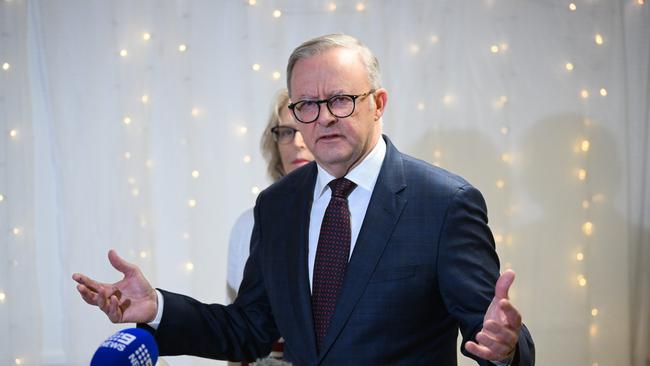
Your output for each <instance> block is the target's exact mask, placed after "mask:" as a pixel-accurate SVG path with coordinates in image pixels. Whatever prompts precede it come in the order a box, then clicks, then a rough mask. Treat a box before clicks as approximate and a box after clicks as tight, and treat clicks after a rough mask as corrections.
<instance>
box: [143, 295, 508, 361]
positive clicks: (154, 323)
mask: <svg viewBox="0 0 650 366" xmlns="http://www.w3.org/2000/svg"><path fill="white" fill-rule="evenodd" d="M156 296H158V312H156V317H155V318H154V319H153V320H152V321H151V322H149V323H147V325H148V326H150V327H152V328H153V329H155V330H158V326H159V325H160V320H161V319H162V314H163V307H164V305H165V298H164V297H163V295H162V293H161V292H160V291H158V290H157V289H156ZM499 366H501V365H499Z"/></svg>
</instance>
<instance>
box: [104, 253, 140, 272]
mask: <svg viewBox="0 0 650 366" xmlns="http://www.w3.org/2000/svg"><path fill="white" fill-rule="evenodd" d="M108 260H109V261H110V262H111V265H112V266H113V268H115V269H117V270H118V271H120V272H122V273H123V274H124V275H125V276H128V275H130V274H132V273H133V272H134V271H136V270H137V268H138V267H136V266H135V265H134V264H131V263H129V262H127V261H125V260H124V259H122V257H120V256H119V255H117V252H116V251H115V250H113V249H111V250H109V251H108Z"/></svg>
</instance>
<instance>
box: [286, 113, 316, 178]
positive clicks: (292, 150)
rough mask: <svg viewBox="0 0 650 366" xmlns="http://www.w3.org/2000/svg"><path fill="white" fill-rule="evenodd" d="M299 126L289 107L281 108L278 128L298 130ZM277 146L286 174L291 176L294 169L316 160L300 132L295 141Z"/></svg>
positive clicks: (296, 134)
mask: <svg viewBox="0 0 650 366" xmlns="http://www.w3.org/2000/svg"><path fill="white" fill-rule="evenodd" d="M297 124H298V122H296V121H295V120H294V119H293V114H292V113H291V110H289V108H287V106H283V107H282V108H280V120H279V121H278V126H286V127H292V128H297V127H298V126H297ZM277 144H278V150H279V151H280V160H281V161H282V169H283V170H284V173H285V174H289V173H291V172H292V171H293V170H294V169H296V168H299V167H301V166H303V165H305V164H307V163H309V162H310V161H312V160H314V156H313V155H312V154H311V152H310V151H309V150H308V149H307V146H306V145H305V142H304V141H303V140H302V135H301V134H300V132H298V131H296V132H295V135H294V138H293V141H291V142H289V143H287V144H281V143H277Z"/></svg>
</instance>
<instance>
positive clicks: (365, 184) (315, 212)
mask: <svg viewBox="0 0 650 366" xmlns="http://www.w3.org/2000/svg"><path fill="white" fill-rule="evenodd" d="M385 156H386V142H385V141H384V139H383V138H381V136H380V137H379V141H377V144H376V145H375V147H374V148H373V149H372V151H370V153H369V154H368V156H366V158H365V159H363V160H362V161H361V163H359V165H357V166H356V167H354V169H352V170H350V171H349V172H348V174H346V175H345V178H347V179H348V180H351V181H352V182H354V183H356V185H357V187H356V188H355V189H354V190H353V191H352V193H350V195H349V196H348V207H349V209H350V225H351V231H350V233H351V234H352V237H351V239H352V240H351V241H350V256H352V251H353V250H354V246H355V244H356V242H357V238H358V237H359V231H361V224H363V219H364V218H365V217H366V210H367V209H368V204H369V203H370V197H371V196H372V191H373V190H374V189H375V183H377V177H378V176H379V171H380V170H381V164H382V163H383V162H384V157H385ZM334 179H336V177H334V176H332V175H331V174H330V173H328V172H327V171H326V170H325V169H323V168H322V167H321V166H320V165H318V177H317V178H316V185H315V186H314V201H313V203H312V205H311V214H310V220H309V286H311V285H312V282H313V279H314V262H315V261H316V247H317V246H318V236H319V235H320V226H321V224H322V223H323V216H325V210H326V209H327V205H328V204H329V202H330V198H331V197H332V190H331V189H330V187H329V186H328V184H329V182H331V181H333V180H334ZM348 259H349V258H348Z"/></svg>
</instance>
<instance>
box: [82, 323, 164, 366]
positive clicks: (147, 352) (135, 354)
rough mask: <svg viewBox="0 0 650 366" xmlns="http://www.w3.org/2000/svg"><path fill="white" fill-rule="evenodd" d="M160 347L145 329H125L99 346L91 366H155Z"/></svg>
mask: <svg viewBox="0 0 650 366" xmlns="http://www.w3.org/2000/svg"><path fill="white" fill-rule="evenodd" d="M157 360H158V346H156V341H155V340H154V339H153V336H152V335H151V334H150V333H149V332H147V331H146V330H144V329H139V328H129V329H123V330H120V331H119V332H117V333H115V334H113V335H112V336H110V337H108V338H107V339H106V340H105V341H104V342H102V344H101V345H100V346H99V348H98V349H97V351H95V354H94V355H93V359H92V360H90V366H108V365H111V366H154V365H155V364H156V361H157Z"/></svg>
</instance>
